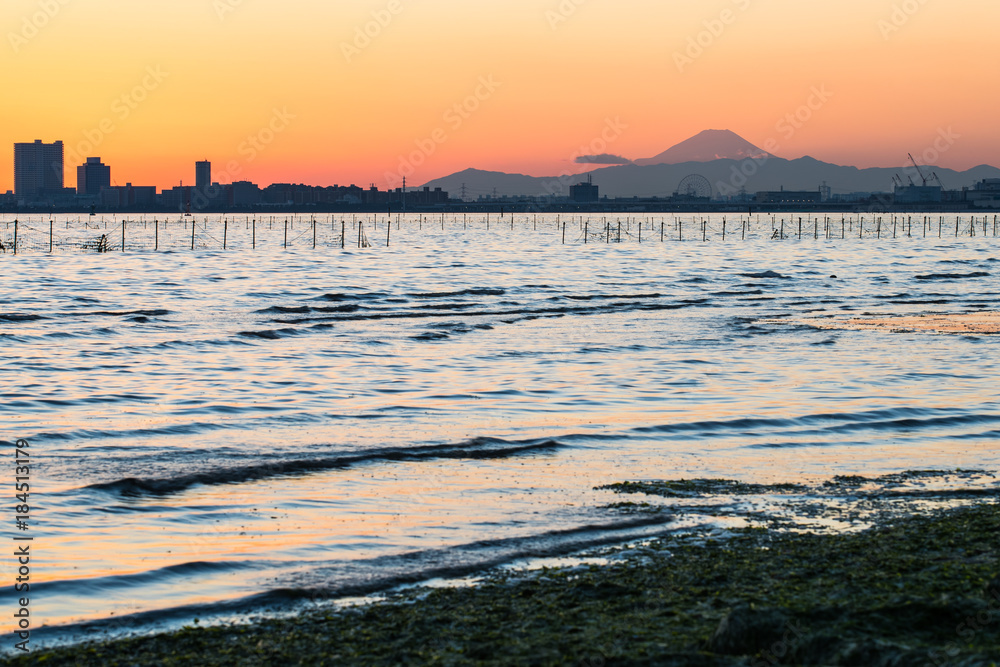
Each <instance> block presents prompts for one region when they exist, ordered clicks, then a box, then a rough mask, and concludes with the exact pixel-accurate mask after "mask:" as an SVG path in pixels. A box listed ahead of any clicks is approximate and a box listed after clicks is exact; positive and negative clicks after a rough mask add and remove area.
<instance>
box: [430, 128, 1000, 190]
mask: <svg viewBox="0 0 1000 667" xmlns="http://www.w3.org/2000/svg"><path fill="white" fill-rule="evenodd" d="M925 172H926V173H928V174H929V173H932V172H935V173H937V175H938V176H939V177H940V179H941V182H942V183H943V184H944V186H945V188H947V189H949V190H960V189H962V188H963V187H972V186H973V185H974V184H976V183H977V182H979V181H981V180H983V179H985V178H1000V169H998V168H996V167H991V166H988V165H980V166H978V167H974V168H972V169H969V170H967V171H961V172H959V171H954V170H952V169H945V168H942V167H935V166H928V167H926V168H925ZM692 174H697V175H700V176H704V177H705V178H707V179H708V180H709V182H710V183H711V184H712V188H713V194H714V195H719V194H722V195H732V194H737V193H738V192H740V191H741V190H743V189H745V190H746V191H747V192H749V193H755V192H759V191H770V190H780V189H781V188H784V189H785V190H802V191H810V192H815V191H816V190H817V189H819V187H820V186H821V185H822V184H824V183H825V184H826V185H828V186H829V187H830V188H831V189H832V191H833V193H835V194H836V193H842V194H843V193H850V192H889V191H891V190H892V189H893V181H892V179H893V176H897V175H898V176H900V177H901V178H902V179H903V181H904V182H907V183H908V182H909V180H908V179H910V178H912V179H913V181H914V182H915V183H916V184H917V185H920V184H921V183H922V181H921V180H920V177H919V176H918V175H917V174H916V173H915V170H914V169H913V167H912V166H911V167H909V168H908V169H906V168H903V167H897V168H884V167H875V168H869V169H858V168H857V167H845V166H840V165H836V164H830V163H828V162H821V161H820V160H816V159H814V158H811V157H803V158H798V159H796V160H785V159H783V158H779V157H775V156H773V155H771V154H769V153H768V152H767V151H764V150H763V149H760V148H758V147H756V146H754V145H753V144H751V143H750V142H749V141H747V140H745V139H743V138H742V137H740V136H739V135H737V134H735V133H733V132H730V131H728V130H706V131H705V132H701V133H700V134H698V135H696V136H694V137H692V138H690V139H688V140H686V141H683V142H681V143H679V144H677V145H676V146H674V147H672V148H670V149H669V150H667V151H664V152H663V153H660V154H659V155H657V156H656V157H653V158H648V159H643V160H636V161H634V162H633V163H632V164H625V165H620V166H611V167H602V168H598V169H595V170H593V171H588V172H583V173H580V174H576V175H573V176H565V177H559V176H550V177H535V176H525V175H524V174H507V173H503V172H491V171H481V170H478V169H466V170H465V171H460V172H458V173H455V174H452V175H450V176H445V177H444V178H439V179H435V180H433V181H430V182H429V183H425V186H429V187H431V188H442V189H444V190H446V191H448V192H449V193H450V194H451V196H452V197H454V198H459V197H461V195H462V191H463V186H464V189H465V199H466V200H474V199H478V198H479V197H480V196H483V195H485V196H489V195H493V194H494V193H495V194H497V195H499V196H514V195H522V196H543V195H549V194H554V195H568V194H569V187H570V186H571V185H574V184H576V183H579V182H582V181H586V180H587V178H588V177H589V178H592V179H593V182H594V184H595V185H597V186H598V187H600V192H601V196H605V195H607V196H609V197H665V196H670V195H672V194H673V193H674V192H676V191H677V186H678V184H679V183H680V182H681V180H683V179H684V178H685V177H686V176H689V175H692ZM935 184H936V181H935Z"/></svg>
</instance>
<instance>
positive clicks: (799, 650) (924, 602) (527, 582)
mask: <svg viewBox="0 0 1000 667" xmlns="http://www.w3.org/2000/svg"><path fill="white" fill-rule="evenodd" d="M912 475H914V476H915V477H914V478H916V479H919V480H920V481H921V483H923V481H924V479H925V478H926V477H927V474H926V473H912ZM905 476H906V475H905V474H904V475H903V476H892V479H890V478H880V479H879V480H866V479H863V478H844V479H842V480H838V484H841V485H842V488H843V489H846V490H848V491H849V492H850V494H852V495H851V496H850V497H851V498H853V499H854V500H855V501H858V503H859V504H860V505H865V504H870V503H873V502H874V503H878V502H880V500H879V499H883V500H887V501H889V502H895V501H896V500H898V499H899V498H900V494H906V493H908V494H909V495H907V496H906V497H907V499H908V500H907V502H908V503H909V504H908V505H907V508H908V509H907V510H906V513H905V514H900V513H899V509H900V508H898V507H895V506H894V507H891V508H888V509H889V510H893V511H886V512H883V513H881V514H879V513H878V512H876V514H878V515H879V516H880V517H882V518H877V519H875V520H874V521H873V526H872V527H869V528H866V529H865V530H862V531H859V532H832V533H823V532H809V531H803V530H802V529H801V528H802V527H801V526H792V527H791V528H789V525H788V524H787V523H785V524H784V525H783V526H782V527H781V528H778V527H776V526H779V525H782V522H781V521H773V520H771V521H768V520H766V519H765V520H764V521H763V522H762V523H770V524H771V526H770V527H767V528H765V527H748V528H741V529H734V530H731V531H729V532H728V534H727V536H726V537H724V538H720V536H719V534H718V533H717V532H712V531H694V532H690V533H685V534H677V535H672V536H669V537H663V538H657V539H653V540H650V541H646V542H641V543H639V544H638V545H635V544H633V545H632V546H629V547H613V548H605V549H603V550H602V551H601V552H600V555H604V556H608V555H611V556H613V557H611V558H609V560H608V561H607V562H606V563H604V564H601V565H593V564H591V565H580V566H576V567H569V568H555V569H549V568H545V569H542V570H537V571H530V572H523V571H505V570H494V571H491V572H490V573H487V574H486V575H484V576H483V581H482V582H481V583H479V584H478V585H476V586H471V587H465V588H427V587H422V588H420V587H418V588H414V589H411V590H408V591H405V592H402V593H397V594H393V595H390V596H388V597H387V599H386V600H385V601H381V602H373V603H370V604H366V605H363V606H359V607H346V608H342V609H339V610H329V609H327V610H317V611H306V612H303V613H301V614H299V615H297V616H295V617H292V618H286V619H270V620H264V621H259V622H257V623H255V624H252V625H232V626H221V627H200V628H199V627H188V628H185V629H182V630H180V631H177V632H172V633H167V634H162V635H156V636H143V637H136V638H131V639H121V640H113V641H109V642H92V643H86V644H80V645H76V646H69V647H64V648H59V649H53V650H46V651H40V652H37V653H31V654H29V655H27V656H21V657H14V658H12V657H10V656H6V657H4V658H3V659H0V664H13V665H20V664H36V663H38V662H40V661H42V660H43V659H44V664H47V665H69V664H73V665H119V664H120V665H145V664H150V665H152V664H157V665H170V664H177V665H180V664H203V665H237V664H239V665H243V664H286V663H287V664H324V663H325V664H387V665H388V664H400V663H406V664H423V663H425V662H439V663H441V664H496V665H500V664H540V665H545V664H587V665H611V664H668V665H670V664H672V665H783V664H789V665H791V664H803V665H812V664H817V665H819V664H822V665H838V664H844V665H847V664H907V665H925V664H926V665H991V664H1000V540H998V538H997V535H1000V505H998V504H997V501H998V497H1000V491H998V490H997V489H996V487H995V486H993V487H990V488H989V489H981V490H980V492H977V493H975V494H971V496H970V495H969V490H967V489H966V490H963V489H958V490H952V491H940V493H944V494H947V493H957V494H959V495H956V496H944V497H955V498H958V497H961V498H963V499H965V500H970V498H971V502H972V504H969V505H966V506H963V507H944V508H940V507H939V508H936V509H931V510H926V509H925V510H923V511H921V510H922V508H924V507H926V505H925V504H924V503H925V502H926V499H927V497H928V495H927V494H928V493H931V494H933V495H938V493H939V492H938V491H926V490H916V491H913V492H906V491H898V490H894V488H893V486H892V485H893V483H894V482H895V481H897V480H898V481H899V482H900V483H902V482H903V481H907V482H909V481H912V479H911V478H907V479H906V480H903V477H905ZM917 476H922V477H917ZM872 483H878V484H881V488H876V489H875V490H874V491H871V492H868V491H863V489H865V488H870V487H871V486H872ZM878 484H876V486H878ZM615 486H616V487H617V488H615V489H614V490H616V491H618V492H619V493H622V494H629V495H630V496H632V495H636V494H638V495H637V496H636V498H635V499H636V500H639V501H645V500H654V499H655V498H657V497H660V498H674V499H677V498H691V497H692V496H703V495H704V494H706V493H708V492H711V493H719V492H720V490H721V491H722V492H724V493H726V494H730V495H734V496H739V495H743V494H760V493H767V494H778V495H781V494H794V493H796V492H798V491H799V490H800V489H798V488H793V487H794V485H778V486H775V487H759V486H756V485H741V484H739V483H733V482H725V480H691V481H684V480H681V481H675V482H645V483H624V484H621V485H615ZM838 489H840V487H838ZM841 492H842V491H841V490H838V491H837V493H838V494H839V493H841ZM839 497H840V496H838V495H834V496H831V498H832V499H833V501H834V503H833V504H837V503H839V502H840V501H839V500H837V498H839ZM830 509H831V510H837V511H841V510H840V509H838V508H836V507H832V506H831V508H830ZM613 511H617V512H621V513H623V514H626V515H627V514H628V513H630V512H634V511H641V512H656V511H658V512H673V511H675V510H674V509H672V508H671V507H670V506H669V505H664V506H650V505H649V504H648V503H645V502H639V503H631V502H626V503H621V504H619V505H618V507H616V508H615V509H614V510H613ZM758 521H759V519H758ZM894 661H895V662H894Z"/></svg>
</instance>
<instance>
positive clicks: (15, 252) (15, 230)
mask: <svg viewBox="0 0 1000 667" xmlns="http://www.w3.org/2000/svg"><path fill="white" fill-rule="evenodd" d="M14 254H15V255H16V254H17V220H15V221H14Z"/></svg>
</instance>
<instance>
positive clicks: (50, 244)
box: [49, 218, 52, 255]
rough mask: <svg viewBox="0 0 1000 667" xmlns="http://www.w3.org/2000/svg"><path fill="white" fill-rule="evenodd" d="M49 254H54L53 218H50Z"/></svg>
mask: <svg viewBox="0 0 1000 667" xmlns="http://www.w3.org/2000/svg"><path fill="white" fill-rule="evenodd" d="M49 254H50V255H51V254H52V218H49Z"/></svg>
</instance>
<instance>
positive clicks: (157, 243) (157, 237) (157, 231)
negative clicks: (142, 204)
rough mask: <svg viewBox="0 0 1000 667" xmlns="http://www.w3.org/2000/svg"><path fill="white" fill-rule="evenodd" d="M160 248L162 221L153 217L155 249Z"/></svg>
mask: <svg viewBox="0 0 1000 667" xmlns="http://www.w3.org/2000/svg"><path fill="white" fill-rule="evenodd" d="M159 249H160V221H159V220H156V219H155V218H154V219H153V250H156V251H159Z"/></svg>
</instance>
